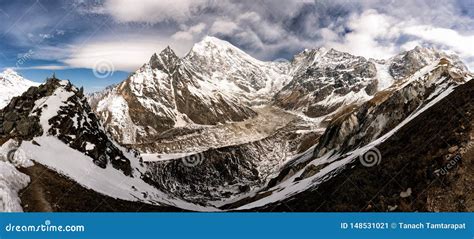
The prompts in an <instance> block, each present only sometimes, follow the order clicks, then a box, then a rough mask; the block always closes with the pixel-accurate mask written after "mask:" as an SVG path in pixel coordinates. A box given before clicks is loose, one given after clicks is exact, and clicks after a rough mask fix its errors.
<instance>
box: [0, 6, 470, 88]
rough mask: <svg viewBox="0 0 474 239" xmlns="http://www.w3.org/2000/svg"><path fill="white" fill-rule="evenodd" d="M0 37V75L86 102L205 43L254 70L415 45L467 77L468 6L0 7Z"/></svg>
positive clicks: (389, 51) (383, 55)
mask: <svg viewBox="0 0 474 239" xmlns="http://www.w3.org/2000/svg"><path fill="white" fill-rule="evenodd" d="M0 31H1V32H0V38H1V39H0V68H15V69H17V70H18V71H19V72H20V73H21V74H23V75H24V76H25V77H27V78H29V79H31V80H35V81H43V80H44V78H45V77H47V76H48V75H51V74H52V73H53V72H55V73H56V75H57V76H59V77H61V78H68V79H70V80H72V81H73V82H74V83H75V84H77V85H83V86H85V87H86V89H87V90H88V91H89V92H91V91H96V90H99V89H101V88H103V87H104V86H106V85H109V84H112V83H116V82H119V81H121V80H123V79H124V78H126V76H127V75H128V74H129V73H130V72H132V71H134V70H135V69H137V68H138V67H139V66H141V65H142V64H143V63H145V62H146V61H147V60H148V59H149V58H150V56H151V55H152V54H153V53H154V52H159V51H161V49H163V48H165V47H166V46H167V45H169V46H171V47H172V48H173V49H174V50H175V51H176V52H177V54H178V55H180V56H184V55H185V54H186V53H187V51H189V49H190V48H191V47H192V45H193V44H194V43H195V42H198V41H200V40H201V39H202V38H203V36H206V35H212V36H216V37H219V38H221V39H224V40H227V41H229V42H231V43H232V44H234V45H236V46H238V47H240V48H242V49H243V50H244V51H246V52H248V53H249V54H250V55H252V56H254V57H256V58H258V59H261V60H276V59H279V58H285V59H291V57H292V56H293V55H294V54H296V53H298V52H300V51H302V50H303V49H305V48H316V47H320V46H325V47H332V48H335V49H338V50H342V51H347V52H350V53H353V54H356V55H362V56H365V57H373V58H388V57H390V56H392V55H394V54H396V53H397V52H399V51H402V50H407V49H411V48H413V47H415V46H417V45H422V46H433V47H436V48H439V49H443V50H447V51H453V52H456V53H457V54H459V55H460V56H461V58H462V59H463V60H464V61H465V62H466V63H467V64H468V65H469V67H470V69H471V70H472V69H474V44H473V43H474V0H458V1H456V0H451V1H444V0H443V1H441V0H418V1H417V0H406V1H405V0H387V1H371V0H366V1H351V0H328V1H326V0H321V1H308V0H295V1H290V0H269V1H264V0H240V1H233V0H74V1H73V0H71V1H61V0H24V1H3V0H1V1H0ZM94 73H95V74H94Z"/></svg>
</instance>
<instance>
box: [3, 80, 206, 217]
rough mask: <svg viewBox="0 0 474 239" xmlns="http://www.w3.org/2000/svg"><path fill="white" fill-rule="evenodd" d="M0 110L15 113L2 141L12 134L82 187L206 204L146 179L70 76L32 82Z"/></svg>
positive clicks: (156, 201) (132, 197)
mask: <svg viewBox="0 0 474 239" xmlns="http://www.w3.org/2000/svg"><path fill="white" fill-rule="evenodd" d="M20 105H21V106H23V107H18V106H20ZM0 116H2V117H4V118H5V120H9V119H13V118H14V119H15V121H14V124H13V126H12V128H13V129H12V130H10V131H9V132H8V133H6V134H5V133H4V134H0V142H6V141H9V140H15V141H16V142H18V145H19V146H18V148H17V149H16V150H17V151H20V152H22V154H24V155H26V156H25V157H26V158H28V159H31V160H32V161H33V162H35V163H38V164H42V165H44V166H46V167H47V168H49V169H51V170H54V171H56V172H57V173H59V174H61V175H64V176H65V177H68V178H69V179H72V180H74V181H76V182H77V183H78V184H79V185H81V186H82V187H84V188H88V189H92V190H94V191H95V192H97V193H100V194H103V195H106V196H108V197H112V198H118V199H121V200H126V201H133V202H141V203H147V204H152V205H161V206H163V205H164V206H172V207H173V206H178V207H180V208H188V209H194V210H204V208H203V207H200V206H198V205H194V204H190V203H187V202H185V201H182V200H179V199H173V198H170V197H168V196H167V195H166V194H164V193H163V192H161V191H160V190H158V189H157V188H155V187H153V186H152V185H150V184H148V183H146V182H145V179H144V172H145V170H146V168H145V166H144V165H143V162H141V160H140V158H139V155H138V153H136V152H135V151H128V150H125V149H124V148H122V147H120V146H118V144H116V143H115V142H114V141H113V140H111V139H109V138H108V136H107V135H106V133H105V132H104V130H103V128H102V125H101V124H100V123H99V121H98V119H97V118H96V116H95V114H94V113H93V112H92V110H91V108H90V106H89V105H88V103H87V100H86V98H85V97H84V95H83V92H82V89H77V88H76V87H74V86H73V85H71V84H70V83H69V82H68V81H60V80H58V79H55V78H52V79H48V80H47V82H46V83H45V84H43V85H40V86H39V87H31V88H30V89H29V90H28V91H27V92H25V93H24V94H23V95H21V96H19V97H15V98H14V99H13V100H12V101H11V102H10V103H9V105H8V106H7V107H5V108H4V109H3V110H1V111H0ZM18 121H20V122H22V121H28V124H21V123H16V122H18ZM4 125H5V124H4ZM3 128H5V127H3ZM4 132H6V131H5V130H4ZM206 210H213V209H212V208H207V209H206Z"/></svg>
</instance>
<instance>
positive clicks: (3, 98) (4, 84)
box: [0, 68, 39, 109]
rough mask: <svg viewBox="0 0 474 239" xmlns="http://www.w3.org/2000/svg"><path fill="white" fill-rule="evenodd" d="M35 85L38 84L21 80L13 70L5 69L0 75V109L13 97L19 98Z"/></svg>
mask: <svg viewBox="0 0 474 239" xmlns="http://www.w3.org/2000/svg"><path fill="white" fill-rule="evenodd" d="M37 85H39V83H36V82H32V81H29V80H27V79H25V78H23V77H22V76H21V75H20V74H18V73H17V72H16V71H14V70H13V69H10V68H9V69H6V70H5V71H3V72H2V73H0V109H1V108H3V107H5V106H6V105H7V104H8V103H9V102H10V100H11V99H12V98H13V97H15V96H19V95H21V94H22V93H23V92H25V91H26V90H28V88H30V87H31V86H37Z"/></svg>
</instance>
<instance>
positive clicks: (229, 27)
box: [210, 20, 239, 35]
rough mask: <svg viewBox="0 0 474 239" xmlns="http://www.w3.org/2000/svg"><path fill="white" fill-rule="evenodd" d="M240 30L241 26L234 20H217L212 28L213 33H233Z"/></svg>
mask: <svg viewBox="0 0 474 239" xmlns="http://www.w3.org/2000/svg"><path fill="white" fill-rule="evenodd" d="M237 30H239V26H237V24H235V23H234V22H232V21H227V20H218V21H215V22H214V23H213V24H212V26H211V29H210V33H211V34H225V35H229V34H233V33H235V32H236V31H237Z"/></svg>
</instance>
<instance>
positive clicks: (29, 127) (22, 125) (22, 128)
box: [16, 119, 34, 136]
mask: <svg viewBox="0 0 474 239" xmlns="http://www.w3.org/2000/svg"><path fill="white" fill-rule="evenodd" d="M33 127H34V124H32V122H30V121H29V120H28V119H23V120H21V121H20V122H18V125H17V126H16V129H17V130H18V133H19V134H20V135H21V136H28V135H30V134H31V133H32V131H33Z"/></svg>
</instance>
